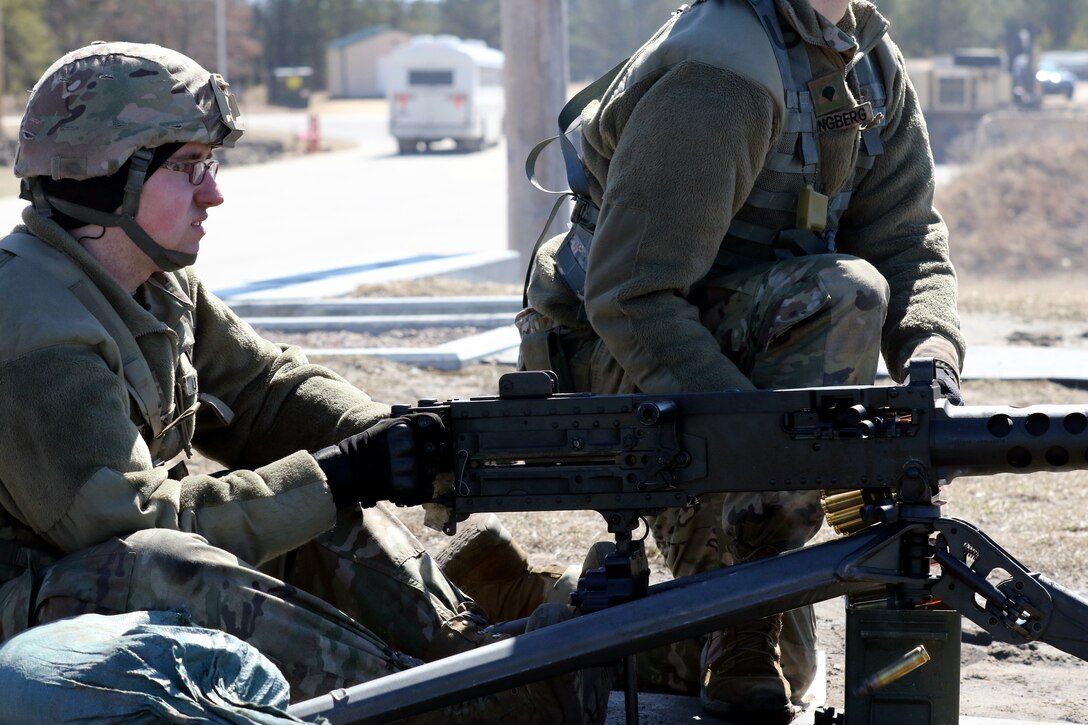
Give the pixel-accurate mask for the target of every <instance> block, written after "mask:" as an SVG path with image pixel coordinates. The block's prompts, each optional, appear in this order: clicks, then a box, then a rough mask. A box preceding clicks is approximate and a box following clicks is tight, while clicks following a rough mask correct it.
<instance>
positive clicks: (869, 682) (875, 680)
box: [854, 645, 929, 695]
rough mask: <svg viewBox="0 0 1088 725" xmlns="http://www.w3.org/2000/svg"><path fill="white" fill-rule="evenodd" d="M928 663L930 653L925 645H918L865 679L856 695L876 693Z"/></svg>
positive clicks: (858, 687)
mask: <svg viewBox="0 0 1088 725" xmlns="http://www.w3.org/2000/svg"><path fill="white" fill-rule="evenodd" d="M926 662H929V652H926V648H925V646H924V645H918V646H917V647H915V648H914V649H912V650H911V651H910V652H907V653H906V654H905V655H903V656H902V657H900V658H899V659H897V660H896V661H895V662H892V663H891V664H890V665H887V666H885V667H881V668H880V669H879V670H877V671H876V672H874V673H873V674H871V675H869V676H868V677H866V678H865V681H864V682H862V683H861V684H860V685H858V686H857V688H856V689H855V691H854V694H855V695H868V694H869V693H872V692H876V691H877V690H879V689H880V688H882V687H887V686H888V685H890V684H891V683H893V682H895V681H896V680H898V679H900V678H901V677H903V676H904V675H906V674H907V673H908V672H912V671H914V670H916V669H918V668H919V667H921V666H922V665H924V664H925V663H926Z"/></svg>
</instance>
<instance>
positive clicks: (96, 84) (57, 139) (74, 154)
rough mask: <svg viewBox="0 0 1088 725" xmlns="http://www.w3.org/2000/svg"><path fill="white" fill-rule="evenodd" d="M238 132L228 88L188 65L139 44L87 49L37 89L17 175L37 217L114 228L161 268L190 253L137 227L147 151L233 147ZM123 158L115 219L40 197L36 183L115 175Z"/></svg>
mask: <svg viewBox="0 0 1088 725" xmlns="http://www.w3.org/2000/svg"><path fill="white" fill-rule="evenodd" d="M243 130H244V126H243V124H242V121H241V118H240V117H239V113H238V106H237V104H236V102H235V99H234V96H233V94H232V93H231V92H230V91H229V90H228V84H227V82H226V81H225V80H223V77H222V76H221V75H219V74H218V73H210V72H208V71H207V70H205V69H204V68H203V67H201V66H200V65H199V64H197V63H196V62H195V61H193V60H192V59H191V58H189V57H187V56H185V55H183V54H181V53H178V52H176V51H173V50H170V49H168V48H163V47H161V46H158V45H152V44H147V43H103V42H101V41H98V42H95V43H92V44H91V45H88V46H86V47H84V48H80V49H79V50H75V51H72V52H71V53H68V54H67V55H65V56H64V57H62V58H60V59H59V60H58V61H57V62H55V63H54V64H53V65H52V66H50V68H49V69H48V70H47V71H46V72H45V74H44V75H43V76H42V78H41V80H39V81H38V82H37V84H35V86H34V88H33V90H32V91H31V93H30V100H29V101H28V102H27V107H26V112H25V113H24V115H23V120H22V123H21V124H20V127H19V147H18V150H17V152H16V156H15V175H16V176H18V177H20V178H21V179H23V180H24V181H23V185H24V196H26V197H27V198H30V199H31V200H32V201H33V202H34V206H35V208H36V209H37V210H38V211H39V213H42V214H44V215H47V216H48V215H49V214H51V210H52V209H56V210H58V211H61V212H63V213H64V214H67V215H68V216H70V217H72V218H74V219H78V220H80V221H84V222H87V223H90V224H100V225H103V226H120V227H121V228H122V229H124V231H125V232H126V233H127V234H128V235H129V237H130V238H131V239H132V240H133V242H135V243H136V244H137V246H139V247H140V249H141V250H143V251H144V253H145V254H147V255H148V256H149V257H151V259H152V260H154V261H155V262H156V263H157V264H158V265H159V266H160V267H161V268H163V269H165V270H174V269H180V268H181V267H184V266H187V265H189V264H192V263H193V262H194V261H195V259H194V258H193V255H184V254H179V253H177V252H174V251H171V250H166V249H163V248H162V247H160V246H159V245H158V244H157V243H155V241H154V240H153V239H151V237H150V236H149V235H147V234H146V233H145V232H144V231H143V230H142V229H141V228H140V227H139V226H138V225H137V224H136V221H135V217H136V211H137V209H138V208H139V200H140V191H141V189H142V188H143V182H144V178H145V176H146V173H147V168H148V164H149V163H150V161H151V157H152V151H151V150H152V149H154V148H156V147H158V146H162V145H163V144H168V143H181V144H184V143H189V142H200V143H206V144H209V145H211V146H233V145H234V143H235V141H237V140H238V138H239V137H240V136H241V135H242V131H243ZM130 159H131V161H132V163H131V164H130V166H129V173H128V179H127V180H126V184H125V187H126V188H125V197H124V201H123V202H122V209H121V213H120V214H112V213H105V212H101V211H98V210H95V209H90V208H88V207H84V206H81V205H78V204H73V203H71V202H68V201H65V200H63V199H57V198H55V197H53V196H50V195H47V194H45V192H44V191H43V189H42V185H41V184H40V183H38V180H39V179H41V178H43V177H48V178H52V179H73V180H84V179H94V178H97V177H102V176H109V175H111V174H114V173H116V172H117V171H118V170H119V169H120V168H121V167H122V166H123V165H124V164H125V162H126V161H129V160H130Z"/></svg>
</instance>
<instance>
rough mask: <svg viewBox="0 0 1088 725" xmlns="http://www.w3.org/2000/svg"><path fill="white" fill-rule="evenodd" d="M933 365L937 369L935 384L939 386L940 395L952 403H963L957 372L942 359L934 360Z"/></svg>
mask: <svg viewBox="0 0 1088 725" xmlns="http://www.w3.org/2000/svg"><path fill="white" fill-rule="evenodd" d="M933 366H934V367H935V368H936V370H937V385H939V386H940V388H941V395H943V396H944V397H945V399H946V400H948V402H950V403H952V405H963V393H962V392H960V376H959V373H957V372H956V370H955V368H953V367H952V366H951V365H949V364H948V363H946V362H945V361H944V360H934V361H933Z"/></svg>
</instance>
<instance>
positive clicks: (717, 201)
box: [529, 0, 964, 393]
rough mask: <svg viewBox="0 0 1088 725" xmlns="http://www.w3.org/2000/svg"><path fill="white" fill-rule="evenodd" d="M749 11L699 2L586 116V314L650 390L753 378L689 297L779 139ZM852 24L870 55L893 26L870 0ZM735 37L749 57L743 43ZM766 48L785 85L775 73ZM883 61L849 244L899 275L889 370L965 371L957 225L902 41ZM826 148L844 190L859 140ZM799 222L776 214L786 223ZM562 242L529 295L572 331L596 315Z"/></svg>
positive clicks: (816, 56)
mask: <svg viewBox="0 0 1088 725" xmlns="http://www.w3.org/2000/svg"><path fill="white" fill-rule="evenodd" d="M777 5H778V10H779V14H780V16H781V17H782V18H783V24H784V26H785V27H786V28H792V29H793V30H795V31H796V33H797V35H798V36H799V37H800V38H801V39H803V41H804V42H805V43H806V47H807V50H808V54H809V58H810V62H811V64H812V71H813V77H819V76H820V75H822V74H825V73H828V72H832V71H835V72H838V73H846V77H847V84H848V86H849V88H850V90H851V91H852V92H853V93H855V94H856V93H857V88H858V86H857V82H856V79H855V77H854V74H853V72H852V68H853V64H852V61H854V54H853V53H846V54H843V53H840V52H837V51H835V50H833V49H832V48H830V47H828V46H827V45H826V43H825V42H824V40H823V37H822V34H823V29H822V28H821V26H820V23H819V22H818V20H817V17H816V14H815V13H814V12H813V10H812V9H811V7H810V6H809V5H808V3H807V2H806V0H777ZM738 13H739V14H740V15H738ZM744 13H747V14H748V16H750V18H754V14H752V13H751V10H750V9H749V8H748V3H747V2H745V0H706V2H703V3H701V4H699V5H697V6H696V7H694V8H692V9H691V10H689V11H687V12H686V13H684V14H683V15H682V16H680V17H679V18H678V19H676V20H675V21H673V23H672V24H670V25H668V26H666V29H665V31H664V32H663V33H662V34H661V35H659V36H655V38H654V39H652V40H651V41H650V42H649V43H647V45H646V46H644V47H643V49H641V50H640V51H639V52H638V53H636V55H635V56H634V57H633V58H632V61H631V65H632V66H633V68H634V69H633V70H631V69H629V70H628V72H627V74H625V75H623V76H621V77H620V78H618V79H617V81H616V82H614V83H613V85H612V87H611V88H610V89H609V90H608V91H607V92H606V94H605V96H604V97H603V98H602V99H601V102H600V104H599V105H597V104H594V105H591V106H590V107H589V108H587V109H586V111H585V112H584V113H583V147H582V148H583V159H584V164H585V167H586V170H587V174H588V175H589V177H590V183H591V187H592V189H593V195H594V200H595V201H596V202H597V203H598V205H599V206H600V209H601V213H600V218H599V220H598V225H597V230H596V233H595V235H594V239H593V245H592V248H591V251H590V255H589V263H588V276H587V282H586V299H585V309H586V314H587V316H588V318H589V322H590V324H591V325H592V327H593V329H594V331H595V332H596V333H597V334H598V335H599V336H600V337H601V339H602V340H603V341H604V342H605V344H606V345H607V347H608V349H609V351H610V352H611V353H612V355H613V356H614V357H615V358H616V360H617V361H618V362H619V364H620V365H621V366H622V367H623V368H624V370H625V371H626V372H627V374H628V376H629V377H630V378H631V379H632V380H633V381H634V383H635V384H636V385H637V386H638V388H639V389H640V390H642V391H645V392H651V393H659V392H670V391H677V390H686V391H700V390H721V389H726V388H740V389H750V388H751V387H752V386H751V383H750V382H749V381H747V379H745V378H744V376H743V375H742V374H741V373H740V371H739V370H737V368H736V366H734V365H733V364H732V362H730V361H729V360H728V358H726V357H725V355H723V354H722V353H721V351H720V349H719V345H718V342H717V341H716V340H715V339H714V337H713V336H712V335H711V333H710V331H709V330H707V329H706V328H705V327H704V326H703V325H702V324H701V323H700V321H699V310H698V309H697V308H696V307H695V306H694V305H693V304H691V303H690V302H689V301H688V299H687V298H688V296H689V293H690V292H691V290H692V289H693V287H695V286H696V285H697V284H698V283H699V282H700V281H701V280H702V279H703V278H704V277H705V276H706V275H707V273H708V271H709V270H710V268H711V265H712V263H713V261H714V259H715V257H716V256H717V254H718V251H719V248H720V246H721V244H722V240H723V238H724V237H725V234H726V231H727V229H728V228H729V224H730V220H731V219H732V217H733V216H734V215H735V214H736V213H737V211H738V210H739V209H740V208H741V207H742V206H743V204H744V201H745V200H746V199H747V197H748V195H749V193H750V191H751V190H752V188H753V185H754V184H755V182H756V177H757V176H758V175H759V173H760V171H761V170H762V167H763V163H764V159H765V158H766V156H767V153H768V152H769V151H770V150H771V149H773V148H774V147H775V144H776V143H777V141H778V138H779V130H780V126H781V122H782V100H781V81H780V77H779V76H778V68H777V65H776V64H773V63H774V61H773V55H771V54H770V51H769V41H768V39H767V37H766V34H765V33H762V32H761V31H759V30H758V26H755V27H756V28H757V30H756V31H755V32H752V29H751V23H749V24H748V25H747V26H744V28H745V29H744V30H743V31H742V30H739V29H738V28H739V27H741V24H740V23H739V21H738V18H741V17H743V15H744ZM839 27H840V28H841V29H843V30H844V31H846V32H848V33H850V34H851V35H853V36H854V37H856V39H857V41H858V46H859V48H860V50H861V51H862V52H869V51H870V50H873V49H874V47H875V46H876V45H877V43H878V41H879V39H880V38H881V36H882V35H883V34H884V33H885V31H886V29H887V22H886V21H885V20H884V19H883V18H882V17H881V16H880V15H879V14H878V13H877V12H876V9H875V7H874V6H873V5H871V4H870V3H868V2H864V1H863V0H854V2H853V3H852V4H851V6H850V9H849V10H848V12H847V15H846V17H845V18H844V19H843V21H842V22H841V23H839ZM741 34H743V37H736V36H738V35H741ZM753 39H758V40H759V42H758V43H755V44H754V40H753ZM734 46H735V47H737V48H741V49H743V53H740V52H733V53H730V52H729V49H730V48H733V47H734ZM723 48H724V49H723ZM768 58H770V59H771V60H770V63H771V64H773V65H771V68H770V72H771V73H773V77H774V78H779V80H778V82H777V87H776V86H775V82H774V80H773V78H771V79H769V76H768ZM880 60H882V61H883V63H882V64H883V65H884V66H885V68H884V77H885V78H887V79H888V80H886V81H885V84H886V86H887V87H886V93H887V95H888V103H887V112H886V113H887V118H886V120H885V122H884V126H883V127H882V128H881V138H882V140H883V144H884V153H883V154H882V155H881V156H879V157H877V159H876V164H875V166H874V168H873V169H872V170H871V171H870V172H869V173H868V175H867V176H866V177H865V178H864V180H863V182H862V184H861V186H860V188H859V189H857V191H856V192H855V194H854V196H853V197H852V200H851V204H850V207H849V209H848V211H847V212H846V213H845V214H844V215H843V217H842V219H841V222H840V230H839V234H838V237H837V245H838V251H840V252H843V253H847V254H853V255H856V256H858V257H861V258H863V259H866V260H868V261H869V262H871V263H872V264H873V265H874V266H875V267H876V268H877V269H878V270H879V271H880V272H881V273H882V274H883V275H884V277H885V278H886V279H887V280H888V283H889V285H890V288H891V302H890V309H889V313H888V317H887V322H886V324H885V326H884V330H883V339H882V349H883V354H884V357H885V360H886V362H887V364H888V367H889V370H890V371H891V372H892V374H893V376H895V377H896V378H900V377H901V375H902V366H903V364H904V363H905V362H906V360H908V359H909V358H910V357H911V356H913V355H915V354H928V355H930V356H934V357H939V358H942V359H945V360H948V361H949V362H951V363H953V364H954V365H956V366H957V367H958V365H959V364H960V361H961V360H962V355H963V346H964V342H963V338H962V336H961V335H960V332H959V320H958V315H957V312H956V280H955V273H954V270H953V268H952V265H951V263H950V261H949V258H948V235H947V229H946V227H945V225H944V222H943V221H942V220H941V218H940V216H939V215H938V213H937V212H936V210H935V209H934V208H933V204H932V197H933V162H932V158H931V156H930V153H929V145H928V137H927V134H926V129H925V124H924V122H923V119H922V116H921V112H920V110H919V108H918V103H917V99H916V97H915V94H914V91H913V88H912V87H911V85H910V83H909V81H908V80H907V77H906V75H905V72H904V71H903V59H902V56H901V54H899V52H898V50H894V55H891V54H888V55H887V57H885V58H881V59H880ZM889 66H890V67H889ZM818 141H819V144H820V163H821V166H820V173H819V176H818V178H817V179H815V186H816V188H817V190H819V191H822V192H823V193H825V194H828V195H832V194H834V193H835V192H836V191H838V190H840V189H843V188H849V186H850V185H851V184H852V180H853V173H854V163H855V160H856V158H857V154H858V147H859V143H860V134H858V133H857V131H856V130H853V129H847V130H839V131H832V132H827V133H822V134H820V135H819V138H818ZM793 183H797V180H796V179H795V180H793ZM779 190H780V189H774V191H779ZM789 217H790V215H788V214H787V215H786V217H783V218H779V219H770V220H769V221H771V222H772V223H773V224H778V225H779V226H780V228H788V227H790V226H792V219H791V218H789ZM558 241H559V240H558V239H553V240H551V241H550V242H549V243H548V244H546V245H544V246H543V247H542V249H541V252H540V254H539V255H538V257H537V261H536V268H535V270H534V276H533V281H532V284H531V285H530V290H529V299H530V304H531V305H532V306H533V307H535V308H536V309H537V310H539V311H541V312H542V313H544V314H546V315H547V316H549V317H551V318H553V319H554V320H556V321H557V322H558V323H559V324H562V325H567V326H569V327H572V328H577V327H579V326H580V325H582V324H584V323H580V322H579V321H578V319H577V315H576V313H577V309H578V301H577V300H576V299H575V298H574V296H573V295H572V294H571V293H570V292H569V291H568V290H567V289H566V288H565V287H564V285H563V284H562V282H561V281H559V280H558V279H557V278H556V274H555V267H554V253H555V250H556V248H557V247H558ZM602 392H603V391H602Z"/></svg>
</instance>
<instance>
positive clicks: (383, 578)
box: [0, 43, 607, 722]
mask: <svg viewBox="0 0 1088 725" xmlns="http://www.w3.org/2000/svg"><path fill="white" fill-rule="evenodd" d="M242 131H243V124H242V120H241V118H240V116H239V112H238V108H237V105H236V103H235V100H234V97H233V95H232V94H231V92H230V90H229V86H228V84H227V83H226V81H225V80H224V79H223V78H222V77H221V76H219V75H218V74H214V73H209V72H208V71H206V70H205V69H204V68H202V67H201V66H200V65H198V64H197V63H195V62H194V61H193V60H191V59H190V58H187V57H186V56H184V55H182V54H180V53H177V52H175V51H172V50H169V49H166V48H162V47H159V46H155V45H148V44H134V43H95V44H92V45H89V46H87V47H84V48H81V49H79V50H76V51H74V52H72V53H69V54H67V55H65V56H64V57H62V58H60V59H59V60H58V61H57V62H56V63H54V64H53V65H52V67H50V68H49V69H48V70H47V71H46V72H45V75H44V76H42V78H41V80H40V81H39V82H38V83H37V85H36V86H35V87H34V89H33V91H32V92H31V95H30V99H29V101H28V103H27V108H26V112H25V115H24V117H23V120H22V125H21V127H20V136H19V150H18V155H17V159H16V162H15V173H16V174H17V175H18V176H19V177H20V178H21V179H22V181H23V196H24V197H25V198H27V199H28V200H29V201H30V202H31V203H30V205H29V206H28V207H27V208H26V209H25V210H24V213H23V224H22V225H20V226H18V227H16V229H15V230H14V231H13V232H12V233H11V234H9V235H8V236H7V237H5V238H3V239H2V240H0V290H2V293H0V294H2V296H3V297H2V302H0V409H2V410H3V411H4V413H3V415H2V416H0V642H3V641H5V640H7V639H10V638H11V637H13V636H14V635H16V634H18V633H19V632H20V631H22V630H24V629H26V628H27V627H32V626H35V625H38V624H45V623H48V622H51V621H54V620H57V619H60V618H63V617H67V616H71V615H75V614H80V613H83V612H89V611H94V612H98V613H101V614H116V613H123V612H131V611H137V610H173V609H177V608H179V607H180V608H184V609H185V610H187V612H188V613H189V615H190V616H191V617H192V620H193V621H194V622H195V623H196V624H198V625H202V626H204V627H208V628H212V629H220V630H224V631H226V632H228V633H230V634H234V635H237V636H238V637H241V638H242V639H244V640H246V641H247V642H248V643H249V644H251V645H253V646H255V647H256V648H257V649H258V650H260V651H261V652H262V653H263V654H264V655H266V656H267V657H268V658H269V659H271V660H272V661H273V662H274V663H275V664H276V665H277V666H278V667H279V668H280V669H281V670H282V672H283V674H284V676H285V677H286V678H287V680H288V681H289V683H290V684H291V687H292V695H293V697H294V698H295V699H302V698H306V697H313V696H317V695H320V694H324V693H326V692H328V691H330V690H333V689H335V688H339V687H343V686H347V685H351V684H355V683H359V682H363V681H366V680H369V679H373V678H375V677H380V676H382V675H385V674H388V673H390V672H395V671H397V670H401V669H404V668H406V667H410V666H412V665H414V664H416V663H418V662H420V661H423V660H431V659H435V658H438V657H443V656H446V655H449V654H453V653H456V652H460V651H464V650H467V649H471V648H475V647H477V646H479V645H481V644H485V643H488V642H490V641H493V639H494V636H493V635H491V634H489V633H488V632H486V631H485V629H484V627H485V625H486V622H485V620H484V619H483V617H482V616H481V613H480V610H479V609H478V608H477V607H476V605H475V604H474V603H473V602H472V601H471V600H469V599H468V598H467V597H465V595H464V594H462V593H461V592H460V590H458V589H457V588H456V587H455V586H453V585H452V584H451V583H450V582H449V581H448V580H447V579H446V578H445V577H444V576H443V575H442V574H441V572H440V571H439V570H438V567H437V566H435V565H434V563H433V562H432V561H431V560H430V559H429V557H428V555H427V554H426V552H425V551H424V550H423V549H422V547H421V546H420V545H419V544H418V543H417V542H416V541H415V539H414V538H413V537H412V536H411V535H410V534H409V533H408V532H407V530H406V529H404V527H403V525H402V524H400V522H399V521H397V520H396V519H395V518H394V517H393V516H392V515H391V514H390V513H389V512H388V510H387V509H386V508H385V507H384V505H378V502H379V501H384V500H390V501H393V502H395V503H401V504H418V503H421V502H423V501H427V500H429V499H430V498H431V496H432V483H433V480H434V478H435V476H436V473H437V471H438V469H440V468H441V467H442V466H443V465H444V461H445V458H444V456H443V453H442V446H443V443H444V441H443V437H442V430H441V422H440V420H438V418H437V417H434V416H426V415H421V416H416V417H413V418H390V417H389V415H390V410H389V408H388V407H387V406H386V405H383V404H380V403H377V402H375V401H373V400H371V399H370V398H369V397H368V396H367V395H366V394H364V393H363V392H361V391H360V390H358V389H356V388H354V387H353V386H351V385H350V384H348V383H347V382H346V381H345V380H343V379H342V378H340V377H339V376H337V375H335V374H334V373H332V372H331V371H329V370H327V369H325V368H322V367H319V366H316V365H312V364H310V363H309V362H308V361H307V360H306V358H305V357H304V356H303V355H302V353H301V351H300V350H298V349H297V348H293V347H288V346H280V345H275V344H273V343H271V342H268V341H266V340H264V339H262V338H260V337H258V336H257V335H256V334H255V333H254V332H253V330H252V329H251V328H249V327H248V326H247V325H246V324H245V323H244V322H242V321H241V320H240V319H239V318H237V317H236V316H235V315H234V314H233V313H232V312H231V310H230V309H229V308H228V307H227V306H226V305H225V304H224V303H223V302H222V301H220V300H219V299H217V298H216V297H215V295H213V294H211V293H210V292H209V291H208V290H207V289H205V287H204V286H203V284H202V283H201V280H200V278H199V276H198V275H197V273H196V272H195V271H194V269H193V268H192V266H191V265H192V264H193V262H194V261H195V259H196V256H197V252H198V251H199V246H200V242H201V239H202V237H203V236H204V228H203V225H204V222H205V221H206V219H207V218H208V214H209V211H210V210H211V209H212V208H214V207H216V206H218V205H220V204H222V203H223V195H222V194H221V192H220V190H219V187H218V186H217V183H216V170H217V167H218V164H217V162H216V160H215V158H214V156H213V153H214V149H216V148H217V147H220V146H232V145H234V143H235V142H236V141H237V140H238V139H239V137H240V136H241V135H242ZM300 423H302V424H300ZM392 447H395V448H396V449H397V450H398V451H401V452H403V451H406V450H407V451H411V456H408V457H403V456H401V457H398V458H397V464H396V465H394V464H393V462H392V461H391V454H390V449H391V448H392ZM193 449H199V450H200V451H201V452H203V453H204V454H206V455H207V456H208V457H210V458H212V459H214V460H216V461H218V462H220V463H222V464H223V465H224V466H225V467H226V470H225V471H223V472H221V473H219V474H216V475H214V476H212V475H191V474H189V473H188V472H187V470H186V468H185V465H184V458H185V457H186V456H187V455H189V454H190V453H191V451H192V450H193ZM179 460H181V461H182V462H180V463H176V461H179ZM406 464H407V465H406ZM288 552H290V555H289V556H285V554H287V553H288ZM316 594H320V595H321V596H323V597H325V599H324V600H323V599H320V598H318V596H315V595H316ZM546 618H552V619H554V618H555V614H554V613H548V614H547V615H546ZM580 681H581V680H580V679H579V678H577V677H575V676H570V677H569V678H566V679H559V680H556V681H552V682H550V683H544V684H541V685H539V686H536V685H534V686H532V687H529V688H526V689H524V690H522V691H520V692H518V693H500V694H499V695H497V696H494V697H489V698H487V699H481V700H473V701H470V702H467V703H464V704H463V705H461V706H458V707H457V708H455V711H452V712H445V713H440V714H436V715H435V716H434V718H435V721H436V722H448V721H450V720H451V719H452V720H458V719H462V720H472V721H479V720H497V719H499V718H500V717H502V716H503V714H504V713H509V712H514V711H516V712H518V713H519V714H524V713H527V712H528V713H536V715H535V717H537V718H538V719H539V721H540V722H547V721H559V720H561V719H568V720H569V721H576V720H581V719H582V716H583V712H582V704H581V703H580V702H579V701H578V698H577V697H571V695H570V689H572V688H574V687H575V686H576V685H575V683H576V682H580ZM603 690H604V693H605V695H607V687H606V688H603ZM587 707H588V706H587ZM570 708H574V709H573V710H572V711H571V712H568V711H567V710H568V709H570ZM593 708H597V709H595V710H593V712H597V711H598V710H599V711H600V712H601V713H602V714H603V707H601V706H600V704H599V703H597V702H596V701H595V700H594V705H593ZM591 709H592V708H591Z"/></svg>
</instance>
